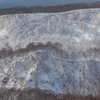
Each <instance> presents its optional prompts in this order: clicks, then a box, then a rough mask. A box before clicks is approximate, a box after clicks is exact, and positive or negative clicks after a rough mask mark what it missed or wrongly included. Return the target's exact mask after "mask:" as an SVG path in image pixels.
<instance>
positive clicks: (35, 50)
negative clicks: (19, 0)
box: [0, 9, 100, 95]
mask: <svg viewBox="0 0 100 100" xmlns="http://www.w3.org/2000/svg"><path fill="white" fill-rule="evenodd" d="M99 19H100V9H88V10H87V9H84V10H74V11H69V12H62V13H49V14H48V13H41V14H40V13H38V14H37V13H36V14H15V15H2V16H0V87H3V88H18V89H24V88H40V89H42V90H51V91H52V92H54V93H55V94H58V93H66V92H70V93H80V94H85V95H87V94H93V95H95V94H97V93H98V91H99V89H100V80H99V79H100V60H99V59H100V56H99V54H100V45H99V44H100V29H99V28H100V21H99ZM33 43H34V44H33ZM29 44H33V45H31V47H30V46H29ZM32 46H33V47H32ZM4 48H5V49H4ZM21 48H22V49H21ZM28 48H29V49H30V50H28ZM21 50H22V51H24V52H22V51H21ZM10 51H11V52H10ZM19 51H20V52H19ZM25 51H26V52H25ZM9 53H11V55H12V56H11V55H10V54H9ZM2 58H3V59H2Z"/></svg>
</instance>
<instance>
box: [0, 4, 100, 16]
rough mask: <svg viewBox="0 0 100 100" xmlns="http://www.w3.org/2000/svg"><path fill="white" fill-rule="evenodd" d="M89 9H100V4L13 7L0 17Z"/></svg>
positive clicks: (2, 12)
mask: <svg viewBox="0 0 100 100" xmlns="http://www.w3.org/2000/svg"><path fill="white" fill-rule="evenodd" d="M89 8H100V2H92V3H76V4H66V5H56V6H45V7H43V6H33V7H23V6H18V7H12V8H8V9H6V8H5V9H1V10H0V15H5V14H20V13H57V12H64V11H71V10H77V9H89Z"/></svg>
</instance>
